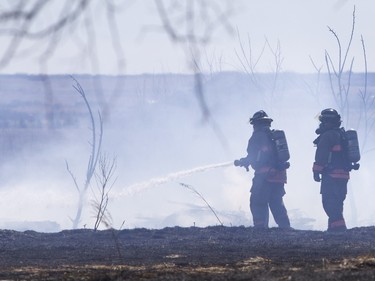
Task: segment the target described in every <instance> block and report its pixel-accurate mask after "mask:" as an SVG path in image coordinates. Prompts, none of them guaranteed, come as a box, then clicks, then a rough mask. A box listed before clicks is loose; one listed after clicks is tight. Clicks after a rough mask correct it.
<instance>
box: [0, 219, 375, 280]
mask: <svg viewBox="0 0 375 281" xmlns="http://www.w3.org/2000/svg"><path fill="white" fill-rule="evenodd" d="M0 279H1V280H4V279H17V280H20V279H21V280H35V279H41V280H62V279H64V280H166V279H167V280H168V279H170V280H175V279H179V280H181V279H184V280H196V279H200V280H228V279H231V280H359V279H363V280H375V228H374V227H361V228H354V229H350V230H348V231H346V232H344V233H327V232H322V231H303V230H280V229H277V228H272V229H269V230H267V231H258V230H255V229H254V228H252V227H224V226H215V227H206V228H197V227H190V228H181V227H173V228H164V229H159V230H150V229H133V230H121V231H118V230H105V231H96V232H95V231H93V230H88V229H81V230H64V231H61V232H59V233H38V232H34V231H25V232H17V231H10V230H0Z"/></svg>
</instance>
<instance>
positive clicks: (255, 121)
mask: <svg viewBox="0 0 375 281" xmlns="http://www.w3.org/2000/svg"><path fill="white" fill-rule="evenodd" d="M272 121H273V120H272V119H271V118H269V117H268V115H267V113H266V112H264V111H263V110H259V111H257V112H255V113H254V115H253V117H251V118H250V121H249V122H250V124H251V125H260V124H265V125H271V122H272Z"/></svg>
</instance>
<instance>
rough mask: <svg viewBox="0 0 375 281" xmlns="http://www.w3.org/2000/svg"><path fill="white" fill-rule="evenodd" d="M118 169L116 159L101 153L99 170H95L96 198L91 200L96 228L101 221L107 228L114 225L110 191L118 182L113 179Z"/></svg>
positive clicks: (95, 228)
mask: <svg viewBox="0 0 375 281" xmlns="http://www.w3.org/2000/svg"><path fill="white" fill-rule="evenodd" d="M115 170H116V159H115V158H113V159H111V160H109V159H108V157H107V156H106V155H101V156H100V158H99V163H98V167H97V171H96V172H95V180H96V187H97V190H96V192H95V191H94V192H93V193H94V199H93V200H92V201H91V204H92V207H93V209H94V217H95V223H94V230H97V229H98V227H99V226H100V224H101V223H103V224H104V225H105V226H106V227H107V228H111V227H112V217H111V214H110V213H109V211H108V201H109V193H110V191H111V189H112V187H113V185H114V184H115V182H116V179H112V178H113V176H114V173H115Z"/></svg>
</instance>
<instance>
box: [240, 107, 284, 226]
mask: <svg viewBox="0 0 375 281" xmlns="http://www.w3.org/2000/svg"><path fill="white" fill-rule="evenodd" d="M272 121H273V120H272V119H271V118H270V117H268V115H267V114H266V112H264V111H263V110H260V111H258V112H256V113H255V114H254V115H253V117H252V118H250V124H251V125H253V129H254V130H253V134H252V136H251V137H250V139H249V142H248V146H247V156H246V157H245V158H241V159H240V160H235V161H234V165H235V166H241V167H245V168H246V170H249V166H251V167H252V169H253V170H254V177H253V183H252V187H251V190H250V192H251V195H250V210H251V213H252V216H253V223H254V227H256V228H260V229H266V228H268V221H269V209H270V210H271V213H272V215H273V217H274V220H275V222H276V223H277V225H278V226H279V227H280V228H285V229H290V222H289V217H288V213H287V210H286V208H285V205H284V202H283V196H284V195H285V189H284V184H285V183H286V180H287V177H286V169H287V168H288V167H289V162H287V160H288V159H289V151H288V149H287V144H286V139H285V135H284V133H283V131H278V132H282V135H283V136H284V141H283V142H280V140H279V141H278V143H282V144H283V145H279V146H278V147H283V148H284V150H280V152H282V153H284V155H286V157H284V159H282V160H281V161H280V159H279V157H278V151H277V145H276V143H277V142H276V143H275V140H274V139H273V132H274V130H271V128H270V127H271V122H272Z"/></svg>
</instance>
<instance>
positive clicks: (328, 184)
mask: <svg viewBox="0 0 375 281" xmlns="http://www.w3.org/2000/svg"><path fill="white" fill-rule="evenodd" d="M347 184H348V180H347V179H335V178H332V177H331V176H329V175H323V177H322V183H321V191H320V193H321V194H322V203H323V209H324V211H325V213H326V214H327V216H328V229H327V230H328V231H340V230H345V229H346V224H345V219H344V216H343V211H344V200H345V198H346V193H347Z"/></svg>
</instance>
